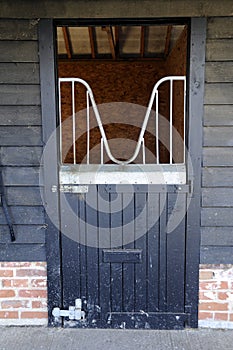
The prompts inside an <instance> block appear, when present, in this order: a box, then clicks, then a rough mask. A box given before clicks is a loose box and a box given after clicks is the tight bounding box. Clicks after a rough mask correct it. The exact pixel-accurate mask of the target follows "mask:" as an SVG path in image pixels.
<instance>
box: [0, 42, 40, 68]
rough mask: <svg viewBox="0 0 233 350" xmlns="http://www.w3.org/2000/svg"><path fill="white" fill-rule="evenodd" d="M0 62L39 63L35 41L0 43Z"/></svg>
mask: <svg viewBox="0 0 233 350" xmlns="http://www.w3.org/2000/svg"><path fill="white" fill-rule="evenodd" d="M0 62H16V63H17V62H39V57H38V42H37V41H0Z"/></svg>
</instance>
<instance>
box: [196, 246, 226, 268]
mask: <svg viewBox="0 0 233 350" xmlns="http://www.w3.org/2000/svg"><path fill="white" fill-rule="evenodd" d="M232 256H233V246H229V247H201V257H200V260H201V263H202V264H232V263H233V259H232Z"/></svg>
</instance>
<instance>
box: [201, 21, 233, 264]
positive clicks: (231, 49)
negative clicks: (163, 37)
mask: <svg viewBox="0 0 233 350" xmlns="http://www.w3.org/2000/svg"><path fill="white" fill-rule="evenodd" d="M205 79H206V84H205V109H204V121H203V123H204V124H203V125H204V139H203V145H204V147H203V169H202V217H201V225H202V240H201V245H202V247H201V262H202V263H215V264H218V263H232V262H233V148H232V147H233V17H228V18H224V17H222V18H210V19H209V20H208V29H207V46H206V70H205Z"/></svg>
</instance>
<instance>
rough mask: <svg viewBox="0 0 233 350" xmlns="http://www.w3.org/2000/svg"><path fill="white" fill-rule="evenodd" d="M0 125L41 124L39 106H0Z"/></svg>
mask: <svg viewBox="0 0 233 350" xmlns="http://www.w3.org/2000/svg"><path fill="white" fill-rule="evenodd" d="M0 115H1V118H0V125H12V126H16V125H25V126H29V125H41V109H40V106H0Z"/></svg>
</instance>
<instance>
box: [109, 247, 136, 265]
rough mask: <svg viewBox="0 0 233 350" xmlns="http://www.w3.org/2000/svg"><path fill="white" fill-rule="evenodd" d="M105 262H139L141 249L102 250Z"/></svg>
mask: <svg viewBox="0 0 233 350" xmlns="http://www.w3.org/2000/svg"><path fill="white" fill-rule="evenodd" d="M103 262H105V263H122V264H123V263H141V262H142V251H141V250H140V249H110V250H106V249H104V250H103Z"/></svg>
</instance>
